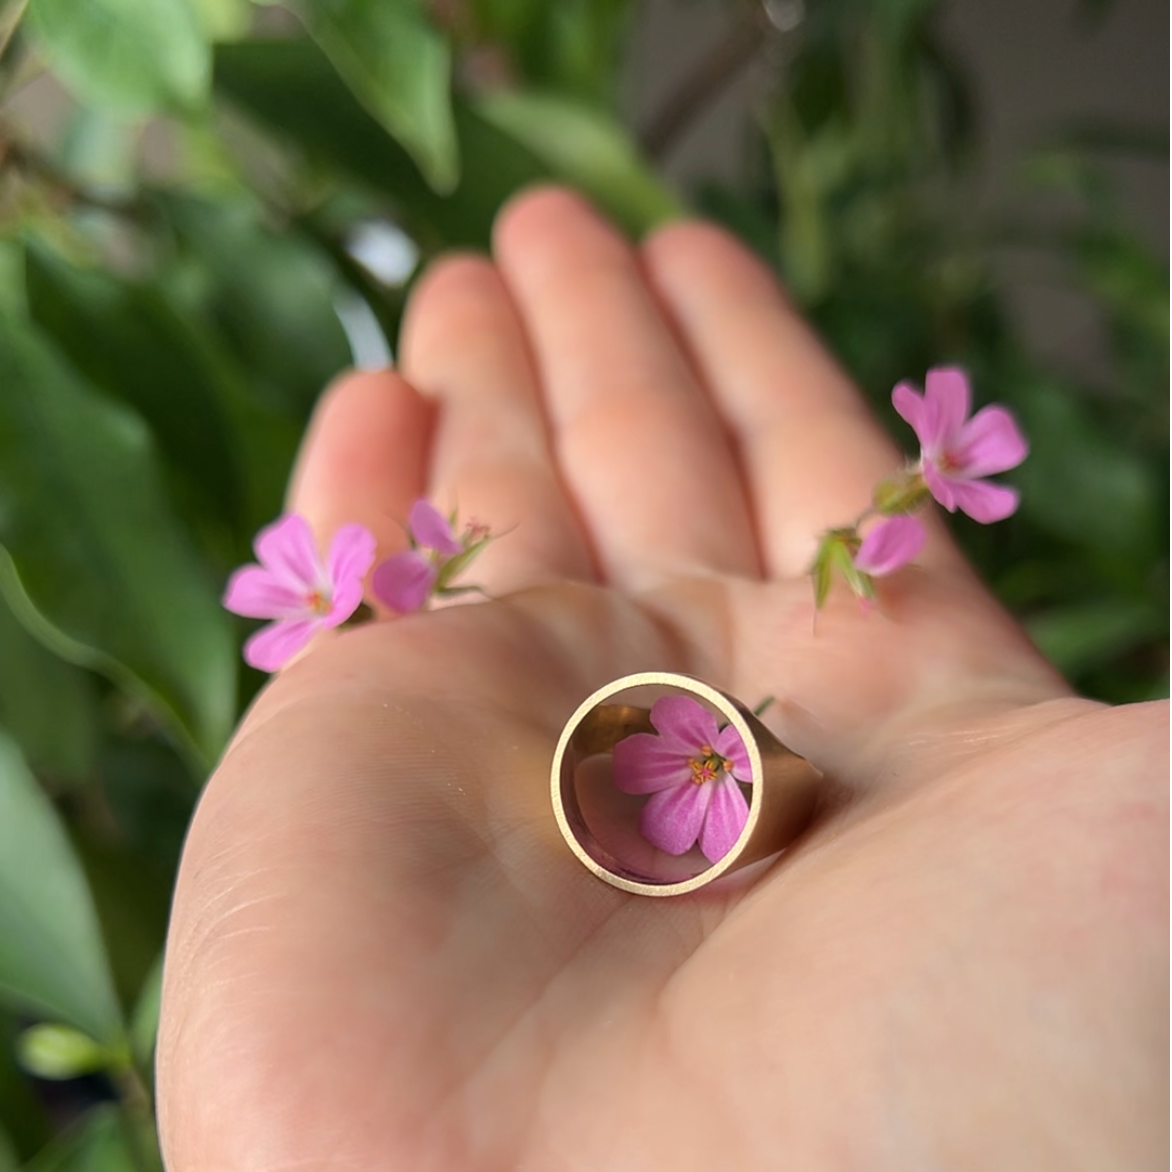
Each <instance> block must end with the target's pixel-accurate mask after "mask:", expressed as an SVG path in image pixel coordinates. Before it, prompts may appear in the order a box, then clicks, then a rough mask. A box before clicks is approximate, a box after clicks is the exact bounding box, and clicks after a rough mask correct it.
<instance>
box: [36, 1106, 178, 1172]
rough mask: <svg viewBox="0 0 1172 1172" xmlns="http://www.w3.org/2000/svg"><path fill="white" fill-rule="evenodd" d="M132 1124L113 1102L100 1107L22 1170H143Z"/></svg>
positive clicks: (62, 1171)
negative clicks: (131, 1134)
mask: <svg viewBox="0 0 1172 1172" xmlns="http://www.w3.org/2000/svg"><path fill="white" fill-rule="evenodd" d="M127 1128H128V1124H127V1122H126V1121H124V1120H123V1119H121V1118H119V1115H118V1111H117V1109H116V1108H114V1107H112V1106H103V1107H97V1108H95V1109H94V1110H93V1111H91V1112H90V1113H89V1114H88V1115H86V1116H85V1117H84V1118H83V1119H82V1120H81V1122H80V1123H78V1124H76V1125H75V1126H74V1127H72V1128H70V1129H69V1131H67V1132H66V1133H65V1134H64V1135H62V1136H60V1137H59V1138H58V1139H56V1140H54V1141H53V1142H52V1143H51V1144H50V1145H49V1146H48V1147H47V1148H45V1149H44V1150H43V1151H41V1152H39V1153H38V1154H37V1156H36V1157H35V1158H34V1159H32V1160H30V1161H29V1162H28V1163H27V1164H26V1165H25V1166H24V1168H23V1170H22V1172H143V1170H144V1169H145V1168H146V1167H155V1166H159V1167H161V1165H155V1164H153V1163H152V1164H151V1165H145V1164H140V1163H139V1161H137V1160H136V1159H135V1157H134V1153H133V1151H132V1149H131V1146H130V1140H129V1137H128V1134H127Z"/></svg>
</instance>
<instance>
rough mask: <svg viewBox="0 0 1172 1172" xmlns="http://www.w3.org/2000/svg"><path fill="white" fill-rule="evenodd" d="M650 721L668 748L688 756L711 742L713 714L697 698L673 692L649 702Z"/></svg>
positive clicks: (713, 734)
mask: <svg viewBox="0 0 1172 1172" xmlns="http://www.w3.org/2000/svg"><path fill="white" fill-rule="evenodd" d="M651 723H652V724H653V725H654V726H655V729H656V731H657V732H658V733H659V734H660V735H661V736H662V737H663V739H664V741H665V742H666V743H667V744H668V745H670V746H671V747H672V748H675V749H678V750H680V752H682V753H685V754H687V755H689V756H691V755H692V754H694V753H695V752H696V750H697V749H699V748H700V747H701V745H710V746H715V744H716V733H717V730H716V717H715V716H714V715H713V713H712V711H711V710H710V709H708V708H705V707H704V705H703V704H701V703H700V701H699V700H696V699H694V698H693V697H691V696H685V695H683V694H682V693H680V692H673V693H672V694H671V695H670V696H661V697H660V698H659V699H658V700H656V701H655V703H654V704H652V706H651Z"/></svg>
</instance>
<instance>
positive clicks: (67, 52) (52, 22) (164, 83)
mask: <svg viewBox="0 0 1172 1172" xmlns="http://www.w3.org/2000/svg"><path fill="white" fill-rule="evenodd" d="M28 17H29V19H28V23H29V25H31V27H32V29H33V31H34V32H35V33H36V36H37V40H38V42H39V43H40V45H41V47H42V49H43V51H44V53H45V56H46V57H47V58H48V60H49V62H50V64H51V65H52V66H53V68H54V70H55V71H56V72H57V73H58V74H59V75H60V77H61V78H62V80H63V81H64V82H65V83H66V84H67V85H68V86H69V87H70V88H71V89H73V90H75V91H76V93H77V95H78V97H80V98H81V99H82V100H83V101H87V102H93V103H95V104H96V105H102V106H109V107H110V108H111V109H114V110H120V111H123V112H125V113H134V114H147V113H151V112H152V111H155V110H159V109H163V108H166V107H168V106H190V105H194V104H196V103H197V102H199V101H200V100H201V99H202V97H203V96H204V94H205V92H206V91H207V87H208V80H209V76H210V63H211V61H210V55H209V52H208V46H207V43H206V41H205V39H204V34H203V31H202V29H201V28H200V22H199V20H198V18H197V16H196V13H195V10H194V8H193V7H192V4H191V3H190V0H149V3H126V2H125V0H84V2H83V3H78V0H29V12H28Z"/></svg>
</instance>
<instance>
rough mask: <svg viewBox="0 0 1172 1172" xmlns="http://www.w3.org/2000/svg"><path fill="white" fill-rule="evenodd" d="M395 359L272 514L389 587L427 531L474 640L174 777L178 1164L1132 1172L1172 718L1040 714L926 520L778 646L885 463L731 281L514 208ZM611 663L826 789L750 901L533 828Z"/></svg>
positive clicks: (337, 415) (1152, 1019) (1153, 1114)
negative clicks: (771, 703)
mask: <svg viewBox="0 0 1172 1172" xmlns="http://www.w3.org/2000/svg"><path fill="white" fill-rule="evenodd" d="M401 344H402V354H401V359H402V361H401V364H400V371H399V373H398V374H392V373H389V372H384V373H373V374H354V375H350V376H347V377H345V378H343V379H342V380H340V381H339V382H338V383H337V384H335V385H334V386H333V387H332V388H331V389H330V390H329V391H328V392H327V394H326V395H325V396H324V397H323V400H322V403H321V405H320V407H319V410H318V412H317V415H316V417H315V419H314V422H313V424H312V426H311V429H310V431H309V434H308V436H307V438H306V441H305V445H304V448H303V451H302V455H301V458H300V461H299V466H298V469H297V473H296V475H295V477H294V482H293V485H292V487H291V490H290V507H291V508H292V509H295V510H297V511H299V512H301V513H303V514H304V515H305V516H306V517H308V518H309V520H310V522H311V524H312V525H313V526H314V528H315V531H316V532H317V533H318V535H319V538H320V539H321V541H322V542H323V543H324V542H325V541H326V540H328V537H329V535H330V534H331V533H332V532H333V531H334V530H335V529H336V528H337V527H338V526H339V525H341V524H344V523H346V522H350V521H359V522H362V523H364V524H366V525H368V526H369V527H370V528H371V529H373V530H374V531H375V533H376V534H377V536H378V538H379V541H380V550H381V553H382V555H383V556H385V555H386V554H388V553H391V552H393V551H395V550H396V549H398V548H401V547H402V541H403V539H402V535H401V530H400V529H399V526H398V523H397V522H398V521H399V520H401V519H402V518H405V517H406V514H407V510H408V508H409V506H410V504H411V502H412V501H413V500H414V499H415V498H416V497H418V496H422V495H426V496H428V497H429V498H430V499H432V500H434V501H436V502H437V503H438V504H440V505H441V506H444V507H447V506H451V505H458V506H459V508H460V512H461V515H462V516H463V517H476V518H479V519H480V520H483V521H487V522H490V523H491V524H492V525H493V528H494V529H495V530H497V531H502V532H504V533H505V535H504V536H502V537H501V538H500V540H499V541H497V542H495V543H494V544H493V545H492V546H491V547H490V548H489V549H488V550H487V551H486V552H485V554H484V555H483V557H482V559H481V561H480V562H478V563H477V566H476V570H475V574H474V575H473V576H474V577H475V579H476V580H477V581H479V582H481V583H483V585H484V586H485V587H486V588H487V590H488V591H489V592H490V593H491V594H492V595H493V596H494V600H493V601H486V602H477V603H473V604H470V605H461V606H455V607H449V608H446V609H442V610H439V611H435V612H431V613H425V614H418V615H413V616H410V617H407V618H402V619H394V620H387V621H381V622H377V623H374V624H370V625H368V626H365V627H363V628H360V629H357V630H354V631H350V632H346V633H341V634H336V635H331V636H325V637H323V638H322V639H321V640H320V641H319V642H318V643H317V644H315V645H314V647H313V648H312V649H311V650H310V651H309V652H308V653H307V654H306V655H305V656H304V657H303V658H301V659H300V660H299V661H298V662H296V663H295V664H293V665H292V666H291V667H289V668H288V669H287V670H285V671H283V672H282V673H281V674H280V675H279V676H278V677H276V678H274V679H273V681H272V682H271V683H270V684H269V686H268V687H267V688H266V689H265V690H264V692H263V693H262V694H261V695H260V697H259V698H258V700H257V702H256V703H255V705H254V706H253V708H252V709H251V711H250V712H249V713H248V715H247V716H246V718H245V720H244V722H243V724H242V726H241V728H240V730H239V731H238V733H237V735H236V737H235V739H234V741H233V743H232V745H231V747H230V748H229V750H228V752H227V753H226V755H225V757H224V759H223V761H222V763H221V764H220V766H219V768H218V769H217V770H216V772H215V774H214V776H213V777H212V778H211V780H210V782H209V783H208V786H207V789H206V792H205V793H204V795H203V798H202V800H201V802H200V805H199V808H198V810H197V812H196V816H195V819H194V822H193V825H192V828H191V833H190V837H189V840H188V843H187V846H186V849H185V852H184V858H183V863H182V867H181V872H180V876H179V882H178V886H177V890H176V894H175V906H174V915H173V919H172V924H171V931H170V938H169V942H168V951H167V961H166V975H165V983H164V995H163V1012H162V1022H161V1031H160V1037H159V1047H158V1096H159V1112H160V1120H161V1131H162V1139H163V1146H164V1150H165V1153H166V1159H167V1166H168V1169H169V1170H170V1172H237V1170H239V1172H278V1170H280V1172H293V1170H294V1169H295V1170H296V1172H326V1170H329V1172H340V1170H343V1169H345V1170H347V1172H349V1170H361V1172H381V1170H383V1169H388V1170H390V1169H410V1170H411V1172H449V1170H450V1172H457V1170H459V1172H505V1170H514V1169H516V1170H524V1172H571V1170H573V1172H660V1170H667V1169H671V1170H673V1172H690V1170H692V1169H696V1170H697V1172H699V1170H704V1172H713V1170H717V1169H719V1170H724V1169H735V1170H738V1172H756V1170H763V1169H794V1170H796V1172H823V1170H826V1172H831V1170H844V1172H845V1170H855V1169H858V1170H866V1172H883V1170H886V1169H891V1170H892V1172H918V1170H921V1169H922V1170H925V1172H926V1170H929V1169H932V1170H939V1169H947V1170H949V1172H966V1170H969V1169H982V1170H983V1169H996V1170H997V1172H1013V1170H1016V1169H1021V1170H1023V1172H1026V1170H1028V1172H1045V1170H1047V1169H1061V1170H1063V1172H1069V1170H1072V1169H1084V1168H1085V1169H1088V1170H1092V1169H1093V1170H1095V1172H1101V1170H1103V1169H1130V1170H1141V1172H1143V1170H1146V1169H1164V1168H1166V1167H1167V1162H1168V1149H1167V1103H1168V1062H1167V1036H1168V999H1167V989H1168V936H1167V933H1168V908H1167V886H1168V884H1167V858H1168V842H1167V828H1168V809H1167V773H1166V771H1167V756H1166V751H1167V743H1168V709H1167V705H1166V704H1145V705H1134V706H1129V707H1125V708H1115V709H1111V708H1107V707H1104V706H1102V705H1100V704H1096V703H1092V702H1090V701H1087V700H1083V699H1079V698H1077V697H1075V696H1074V695H1072V694H1071V692H1070V690H1069V689H1068V687H1067V686H1066V685H1065V684H1064V682H1063V681H1062V679H1061V678H1060V677H1059V676H1058V675H1057V673H1056V672H1055V671H1054V670H1053V669H1052V668H1051V667H1050V666H1049V665H1048V664H1046V663H1045V662H1044V661H1043V660H1042V659H1041V658H1040V657H1039V655H1038V653H1037V652H1036V651H1035V649H1034V648H1033V647H1032V646H1031V644H1030V643H1029V641H1028V640H1027V638H1026V637H1025V636H1024V634H1023V633H1022V632H1021V631H1020V629H1019V628H1018V627H1017V626H1016V625H1015V623H1014V622H1013V621H1012V620H1011V619H1010V618H1009V617H1008V616H1007V615H1006V614H1005V613H1004V612H1003V611H1002V610H1001V609H1000V608H999V606H998V605H997V604H996V603H995V602H994V601H993V600H992V599H991V598H990V596H989V595H988V594H987V593H986V591H985V590H984V588H983V587H982V585H981V584H980V582H979V581H978V580H977V579H976V577H975V575H974V574H973V572H972V571H971V569H970V568H969V567H968V566H967V565H966V564H965V563H964V561H963V560H962V558H961V557H960V555H959V554H958V553H957V551H956V549H955V548H954V546H953V545H952V544H951V542H950V540H949V538H948V536H947V534H946V532H945V530H944V528H943V526H942V525H941V523H940V519H939V517H938V516H935V515H933V516H931V517H929V519H928V528H929V538H928V543H927V545H926V547H925V549H924V552H923V554H922V555H921V557H920V558H919V559H918V564H917V565H916V566H915V567H912V568H910V569H908V570H905V571H902V572H900V573H899V574H897V575H895V576H893V577H892V578H891V579H886V580H883V581H882V582H881V583H880V584H879V593H878V605H877V607H876V608H875V609H874V610H872V611H871V612H870V613H869V614H864V613H862V612H861V611H860V609H859V607H858V605H857V604H856V602H855V600H853V599H851V598H849V597H843V596H841V594H839V595H836V596H835V597H834V598H833V599H832V600H831V603H830V605H829V606H828V607H827V609H826V610H825V611H823V612H822V613H821V614H820V615H819V616H818V620H817V624H816V626H815V622H814V611H813V605H812V592H811V588H810V583H809V580H808V578H807V577H806V576H805V569H806V567H807V565H808V563H809V559H810V557H811V555H812V552H813V550H814V546H815V542H816V536H817V534H818V533H819V531H821V530H822V529H824V528H826V527H828V526H830V525H834V524H841V523H843V522H845V521H847V520H849V519H850V518H851V517H854V516H856V515H857V514H858V513H859V511H860V510H861V509H862V508H863V507H864V506H865V505H866V503H867V502H868V500H869V495H870V490H871V488H872V487H873V485H874V484H875V483H876V482H877V481H878V480H879V479H880V478H882V477H883V476H885V475H887V474H888V473H890V471H891V470H892V469H893V468H894V467H895V466H896V464H897V460H898V458H899V457H898V455H897V453H896V451H895V449H894V448H893V446H892V444H891V442H890V441H889V440H888V439H887V438H886V437H885V435H884V434H883V432H882V431H881V430H880V429H879V427H878V426H877V424H876V423H875V422H874V420H873V419H872V418H871V417H870V415H869V414H868V412H867V410H866V408H865V407H864V405H863V403H862V401H861V400H860V399H859V397H858V395H857V393H856V392H855V390H854V389H853V388H852V387H851V385H850V383H849V382H848V380H847V379H846V378H845V376H844V375H843V374H842V373H841V372H840V371H839V369H838V368H837V367H836V366H835V364H834V363H833V362H832V361H831V359H830V358H828V356H827V355H826V353H825V351H824V350H823V349H822V347H821V346H820V345H819V343H818V342H817V340H816V339H815V338H814V337H813V335H812V334H811V333H810V331H809V330H808V329H807V328H806V327H805V326H804V325H803V324H802V322H801V321H800V320H799V319H798V317H797V316H796V315H795V313H794V312H793V310H792V309H791V307H790V306H789V305H788V303H787V302H786V300H785V298H784V296H783V295H782V294H781V293H780V292H779V291H778V290H777V288H776V287H775V285H774V283H773V281H772V279H771V277H770V276H769V274H768V273H767V272H766V271H765V270H764V269H763V268H762V267H761V266H760V264H759V263H758V262H757V261H756V260H755V259H753V258H752V257H751V256H750V255H749V254H748V253H746V252H745V251H744V250H743V249H742V248H741V247H740V246H739V245H737V244H736V243H734V242H733V241H732V240H731V239H730V238H729V237H727V236H726V235H725V234H723V233H722V232H721V231H719V230H718V229H716V228H714V227H711V226H708V225H704V224H698V223H682V224H676V225H673V226H669V227H667V228H665V229H662V230H661V231H659V232H658V233H657V234H655V235H654V236H652V237H651V238H650V239H649V240H648V241H646V242H645V243H644V244H643V245H642V246H641V247H640V248H639V249H637V250H634V249H632V248H631V247H630V246H628V245H627V244H626V243H624V242H623V241H622V239H621V238H620V237H619V236H618V235H617V234H616V233H615V232H614V230H612V229H611V228H610V227H609V226H608V225H607V224H606V223H605V222H604V221H603V220H602V219H601V218H600V217H599V216H598V215H597V214H596V213H595V212H593V211H592V210H591V209H590V208H588V207H587V206H586V205H585V204H584V203H582V202H581V201H580V200H579V199H578V198H577V197H575V196H573V195H571V194H569V193H567V192H564V191H560V190H556V189H544V190H538V191H534V192H530V193H527V194H524V195H522V196H521V197H519V198H518V199H516V200H515V201H514V202H513V203H512V204H511V205H510V206H508V207H507V208H506V209H505V210H504V212H503V213H502V215H501V218H500V220H499V222H498V225H497V231H496V238H495V245H494V253H493V258H492V259H491V260H489V259H486V258H481V257H473V256H466V255H464V256H453V257H449V258H446V259H443V260H440V261H438V262H436V263H435V264H434V265H433V266H432V267H431V269H430V271H429V272H428V273H427V274H426V276H425V277H424V278H423V280H422V282H421V284H420V285H419V287H418V288H417V289H416V291H415V293H414V295H413V297H412V301H411V305H410V308H409V312H408V315H407V319H406V322H405V325H404V330H403V337H402V343H401ZM908 373H909V374H912V373H913V372H908ZM919 373H920V374H922V372H919ZM982 389H983V390H984V391H986V393H990V392H991V393H992V394H993V395H995V393H996V388H982ZM961 523H968V522H961ZM648 669H660V670H671V671H682V672H688V673H691V674H693V675H696V676H699V677H701V678H703V679H705V680H707V681H709V682H711V683H713V684H715V685H717V686H718V687H722V688H724V689H726V690H727V691H729V692H731V693H732V694H734V695H737V696H740V697H742V698H744V699H745V700H746V701H747V702H748V703H750V704H752V703H755V702H756V701H757V700H758V699H759V698H760V697H761V696H763V695H766V694H773V695H775V696H777V697H779V698H780V703H779V704H778V705H777V706H776V707H775V708H774V709H773V710H771V713H770V714H769V715H768V716H767V718H766V719H767V723H769V724H771V726H772V727H773V729H774V730H775V731H776V732H777V733H778V735H779V736H781V737H782V738H783V739H785V740H786V741H787V742H788V743H789V744H791V745H792V746H793V747H794V748H795V749H797V750H798V751H800V752H802V753H803V754H804V755H806V756H808V757H809V758H810V759H811V760H812V761H813V762H814V763H815V764H817V765H818V766H819V767H820V768H822V769H823V770H824V771H826V772H827V773H828V774H829V775H831V776H832V777H833V778H834V781H833V783H827V786H826V801H825V803H824V805H823V807H822V809H821V811H820V813H819V815H818V818H817V819H816V821H815V823H814V824H813V826H812V827H811V829H810V830H809V831H808V833H807V834H806V835H805V836H804V837H803V838H802V839H801V840H800V841H799V842H798V843H797V844H795V845H794V846H793V847H792V848H791V849H790V850H788V851H786V852H785V853H784V854H783V855H782V856H781V857H780V858H779V859H778V860H776V861H775V862H774V863H772V864H771V865H770V866H768V867H767V868H765V869H764V870H763V871H760V872H758V873H755V874H753V875H752V876H751V877H750V878H748V879H745V878H742V879H740V880H737V879H736V878H735V877H734V878H733V879H731V880H725V881H722V883H721V884H719V885H717V886H716V889H706V890H704V891H701V892H698V893H694V894H692V895H690V896H686V897H681V898H677V899H648V898H643V897H639V896H632V895H627V894H625V893H623V892H620V891H617V890H614V889H612V888H610V887H608V886H606V885H605V884H603V883H601V882H600V881H599V880H597V879H596V878H594V877H593V876H592V875H591V874H590V873H588V872H587V871H586V869H585V868H583V867H582V866H581V864H580V863H579V862H578V861H577V860H576V859H575V858H574V857H573V855H571V853H570V852H569V850H568V849H567V848H566V846H565V844H564V843H563V842H562V840H561V838H560V836H559V834H558V831H557V828H556V825H555V823H554V819H553V816H552V813H551V810H550V805H549V796H548V769H549V761H550V758H551V756H552V753H553V749H554V745H555V742H556V739H557V736H558V733H559V731H560V729H561V727H562V724H563V723H564V722H565V720H566V719H567V718H568V717H569V716H570V714H571V713H572V712H573V710H574V709H575V708H576V707H577V705H578V704H579V703H580V702H581V700H582V699H583V698H584V697H585V696H587V695H588V694H589V693H590V692H591V691H593V690H594V689H595V688H597V687H598V686H600V685H601V684H603V683H605V682H607V681H608V680H610V679H613V678H614V677H617V676H620V675H623V674H626V673H628V672H633V671H639V670H648Z"/></svg>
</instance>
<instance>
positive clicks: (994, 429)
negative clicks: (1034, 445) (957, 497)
mask: <svg viewBox="0 0 1172 1172" xmlns="http://www.w3.org/2000/svg"><path fill="white" fill-rule="evenodd" d="M1029 453H1030V446H1029V444H1028V443H1027V442H1026V438H1025V436H1024V435H1022V433H1021V429H1020V428H1019V427H1018V426H1017V421H1016V420H1015V419H1014V418H1013V416H1012V415H1011V414H1010V413H1009V412H1008V411H1007V410H1006V409H1005V408H1004V407H1000V406H996V405H995V406H992V407H983V408H982V409H981V410H980V411H978V412H977V413H976V415H974V416H973V417H972V419H970V420H969V421H968V423H966V424H965V425H964V427H963V428H961V432H960V436H959V437H958V439H957V443H956V445H955V447H954V448H953V449H952V457H953V459H954V460H956V461H957V462H958V463H959V465H960V467H961V470H962V472H963V473H964V475H965V477H966V478H968V479H970V480H972V479H976V478H977V477H978V476H991V475H992V474H993V473H994V472H1007V471H1009V469H1010V468H1016V467H1017V466H1018V464H1020V463H1021V462H1022V460H1024V459H1025V458H1026V456H1028V455H1029Z"/></svg>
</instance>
